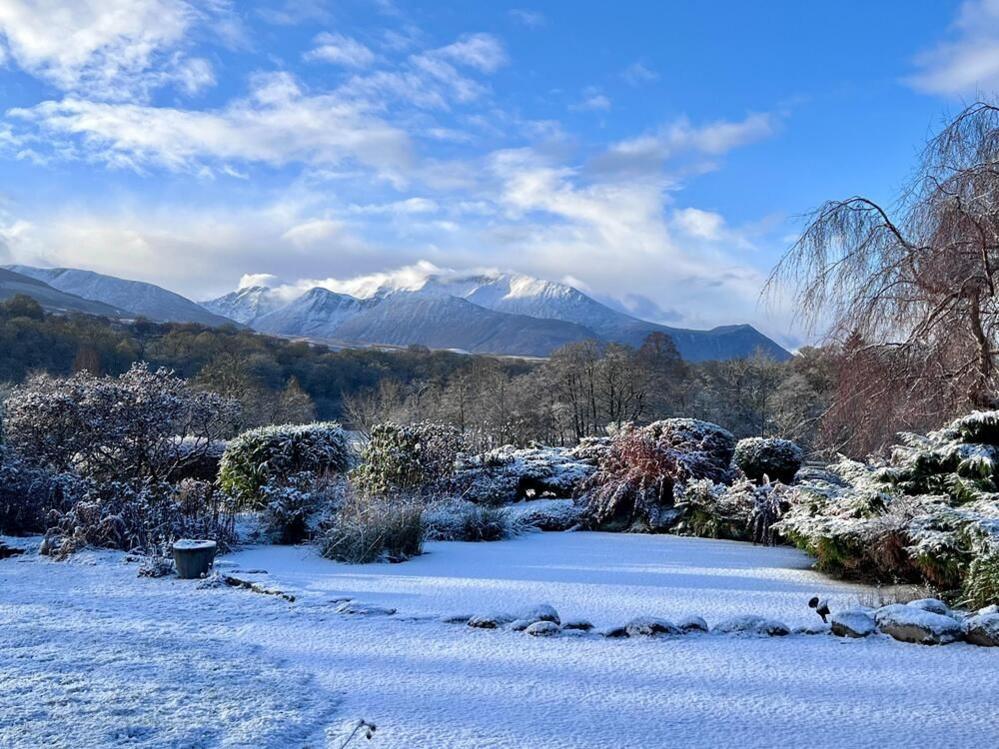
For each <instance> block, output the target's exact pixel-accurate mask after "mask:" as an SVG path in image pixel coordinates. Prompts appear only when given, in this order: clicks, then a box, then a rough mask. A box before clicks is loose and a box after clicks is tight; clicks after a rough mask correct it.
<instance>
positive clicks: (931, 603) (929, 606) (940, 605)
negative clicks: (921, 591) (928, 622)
mask: <svg viewBox="0 0 999 749" xmlns="http://www.w3.org/2000/svg"><path fill="white" fill-rule="evenodd" d="M906 605H907V606H915V607H916V608H917V609H922V610H923V611H929V612H930V613H931V614H940V615H941V616H950V615H951V611H950V606H948V605H947V604H946V603H944V602H943V601H941V600H940V599H939V598H919V599H916V600H915V601H909V603H907V604H906Z"/></svg>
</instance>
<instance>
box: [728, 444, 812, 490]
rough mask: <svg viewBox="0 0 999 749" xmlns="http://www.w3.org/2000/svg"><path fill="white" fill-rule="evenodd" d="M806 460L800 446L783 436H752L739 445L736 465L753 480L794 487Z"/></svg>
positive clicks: (737, 446) (736, 449) (737, 445)
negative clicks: (796, 476) (792, 483)
mask: <svg viewBox="0 0 999 749" xmlns="http://www.w3.org/2000/svg"><path fill="white" fill-rule="evenodd" d="M803 460H804V453H802V451H801V448H800V447H798V445H796V444H795V443H794V442H791V440H785V439H780V438H779V437H749V438H748V439H743V440H739V442H738V444H736V446H735V464H736V465H737V466H738V467H739V468H740V469H741V470H742V472H743V473H744V474H746V476H748V477H749V478H751V479H752V480H753V481H763V480H764V479H765V478H769V479H770V480H771V481H781V482H783V483H785V484H790V483H791V482H792V481H793V480H794V475H795V474H796V473H797V472H798V469H799V468H801V463H802V461H803Z"/></svg>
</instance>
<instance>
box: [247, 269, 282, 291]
mask: <svg viewBox="0 0 999 749" xmlns="http://www.w3.org/2000/svg"><path fill="white" fill-rule="evenodd" d="M281 285H282V284H281V279H279V278H278V277H277V276H275V275H274V274H273V273H244V274H243V276H242V277H241V278H240V279H239V283H238V284H237V285H236V290H237V291H241V290H243V289H252V288H254V287H257V286H263V287H265V288H268V289H269V288H273V287H276V286H281Z"/></svg>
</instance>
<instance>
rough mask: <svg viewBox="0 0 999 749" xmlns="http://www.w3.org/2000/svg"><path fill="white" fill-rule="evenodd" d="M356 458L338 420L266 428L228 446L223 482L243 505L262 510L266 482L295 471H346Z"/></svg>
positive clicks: (221, 474)
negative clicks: (353, 458)
mask: <svg viewBox="0 0 999 749" xmlns="http://www.w3.org/2000/svg"><path fill="white" fill-rule="evenodd" d="M351 463H352V456H351V451H350V445H349V444H348V441H347V434H346V432H344V430H343V429H342V428H341V427H340V425H339V424H337V423H335V422H319V423H315V424H303V425H286V426H270V427H261V428H259V429H251V430H250V431H248V432H243V433H242V434H241V435H239V436H238V437H236V438H235V439H233V440H230V442H229V444H228V445H227V446H226V450H225V453H224V454H223V455H222V460H221V463H220V466H219V484H220V486H221V487H222V489H223V490H224V491H225V492H227V493H228V494H229V495H231V496H232V497H233V499H234V500H235V501H236V502H237V503H238V504H239V506H240V507H247V508H254V509H260V508H262V507H263V506H264V504H265V503H266V497H265V495H264V492H262V489H263V488H264V486H265V485H282V484H285V483H287V482H288V481H289V480H290V479H291V478H292V477H293V476H294V475H295V474H299V473H302V472H303V471H307V472H309V473H312V474H314V475H316V476H319V475H322V474H341V473H344V472H346V471H347V470H348V469H349V468H350V466H351Z"/></svg>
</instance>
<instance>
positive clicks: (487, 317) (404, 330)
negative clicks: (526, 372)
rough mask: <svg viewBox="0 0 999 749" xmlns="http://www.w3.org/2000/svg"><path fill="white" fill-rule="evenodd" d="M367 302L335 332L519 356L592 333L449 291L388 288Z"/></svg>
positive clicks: (382, 340)
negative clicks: (503, 310)
mask: <svg viewBox="0 0 999 749" xmlns="http://www.w3.org/2000/svg"><path fill="white" fill-rule="evenodd" d="M373 302H374V303H373V304H371V306H370V307H369V308H368V309H367V310H365V311H364V312H363V313H362V314H359V315H357V316H356V317H353V318H351V319H350V320H348V321H346V322H344V323H343V324H342V325H341V326H340V327H339V328H337V330H336V337H337V338H339V339H341V340H344V341H354V342H367V343H384V344H393V345H400V346H405V345H410V344H418V345H423V346H429V347H430V348H450V349H460V350H462V351H471V352H474V353H490V354H519V355H522V356H547V355H548V354H550V353H551V352H552V351H554V350H555V349H557V348H559V347H560V346H563V345H565V344H567V343H572V342H574V341H584V340H587V339H589V338H593V331H591V330H588V329H587V328H585V327H583V326H581V325H576V324H574V323H570V322H563V321H560V320H542V319H538V318H534V317H527V316H525V315H510V314H505V313H501V312H495V311H493V310H488V309H486V308H484V307H480V306H478V305H476V304H472V303H471V302H468V301H466V300H464V299H459V298H458V297H455V296H429V295H424V294H419V293H410V292H394V293H391V294H386V295H384V296H382V297H379V298H377V299H375V300H373Z"/></svg>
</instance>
